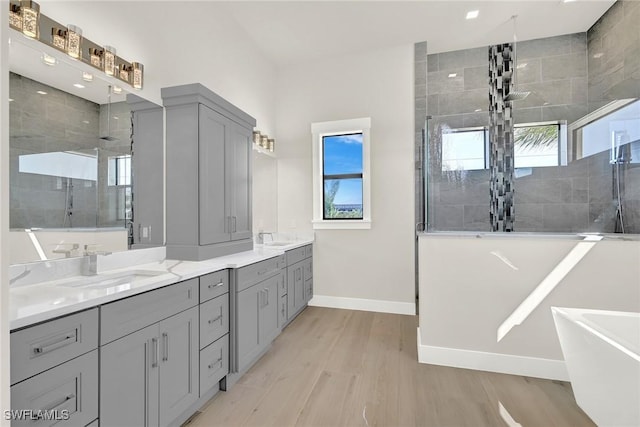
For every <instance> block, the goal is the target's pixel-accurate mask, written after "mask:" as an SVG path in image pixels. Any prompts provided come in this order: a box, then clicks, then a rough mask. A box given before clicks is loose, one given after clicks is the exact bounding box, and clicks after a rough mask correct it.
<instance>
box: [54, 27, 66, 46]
mask: <svg viewBox="0 0 640 427" xmlns="http://www.w3.org/2000/svg"><path fill="white" fill-rule="evenodd" d="M51 43H52V44H53V47H55V48H58V49H60V50H62V51H66V49H67V32H66V31H65V30H63V29H61V28H57V27H52V28H51Z"/></svg>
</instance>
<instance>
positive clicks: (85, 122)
mask: <svg viewBox="0 0 640 427" xmlns="http://www.w3.org/2000/svg"><path fill="white" fill-rule="evenodd" d="M9 87H10V97H11V99H12V100H13V101H11V102H10V104H9V105H10V228H34V227H37V228H62V227H70V226H73V227H74V228H75V227H96V226H105V225H109V226H111V225H119V226H124V222H123V221H121V220H120V221H117V220H113V218H112V217H114V215H113V213H112V212H111V211H112V210H113V206H114V205H113V202H112V201H113V200H114V199H116V198H117V197H116V195H115V194H113V193H115V192H117V191H118V190H116V189H115V188H107V186H106V174H107V160H106V159H107V158H108V156H109V155H114V154H115V153H120V152H128V151H130V150H129V144H130V142H129V129H130V118H129V113H128V107H127V105H126V103H114V104H113V105H112V114H113V115H119V116H122V117H123V118H124V120H112V122H111V126H112V130H111V133H112V134H113V136H115V137H118V141H116V142H106V141H103V140H101V139H99V136H104V135H106V106H100V105H98V104H95V103H93V102H91V101H87V100H85V99H82V98H79V97H76V96H73V95H70V94H68V93H66V92H63V91H60V90H58V89H55V88H52V87H50V86H47V85H44V84H42V83H39V82H37V81H34V80H31V79H28V78H26V77H23V76H20V75H18V74H14V73H10V84H9ZM39 90H41V91H44V92H46V93H47V94H46V95H40V94H38V93H37V91H39ZM125 110H126V111H125ZM101 121H102V122H104V124H102V123H101ZM96 148H98V150H99V156H98V158H99V165H98V168H99V169H98V175H99V177H100V178H99V182H100V184H99V191H97V188H96V182H95V181H89V180H80V179H73V180H72V184H73V211H72V212H73V214H72V215H71V223H69V218H68V217H67V218H66V221H65V206H66V205H67V204H68V199H67V179H66V178H60V177H54V176H47V175H39V174H30V173H21V172H19V170H18V169H19V168H18V162H19V156H21V155H24V154H34V153H45V152H57V151H80V152H85V153H86V152H93V150H94V149H96ZM102 178H104V179H102ZM98 206H100V209H99V211H98ZM98 212H100V215H97V213H98Z"/></svg>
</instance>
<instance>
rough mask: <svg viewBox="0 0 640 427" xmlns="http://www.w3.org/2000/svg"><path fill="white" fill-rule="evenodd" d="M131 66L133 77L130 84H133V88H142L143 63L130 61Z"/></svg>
mask: <svg viewBox="0 0 640 427" xmlns="http://www.w3.org/2000/svg"><path fill="white" fill-rule="evenodd" d="M131 67H132V68H133V78H132V82H131V84H132V85H133V88H134V89H142V84H143V73H144V65H142V64H141V63H139V62H132V63H131Z"/></svg>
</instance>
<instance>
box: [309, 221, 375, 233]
mask: <svg viewBox="0 0 640 427" xmlns="http://www.w3.org/2000/svg"><path fill="white" fill-rule="evenodd" d="M312 223H313V229H314V230H368V229H370V228H371V220H370V219H363V220H339V219H336V220H329V221H326V220H314V221H312Z"/></svg>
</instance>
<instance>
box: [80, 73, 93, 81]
mask: <svg viewBox="0 0 640 427" xmlns="http://www.w3.org/2000/svg"><path fill="white" fill-rule="evenodd" d="M82 80H84V81H85V82H92V81H93V74H91V73H87V72H86V71H83V72H82Z"/></svg>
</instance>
